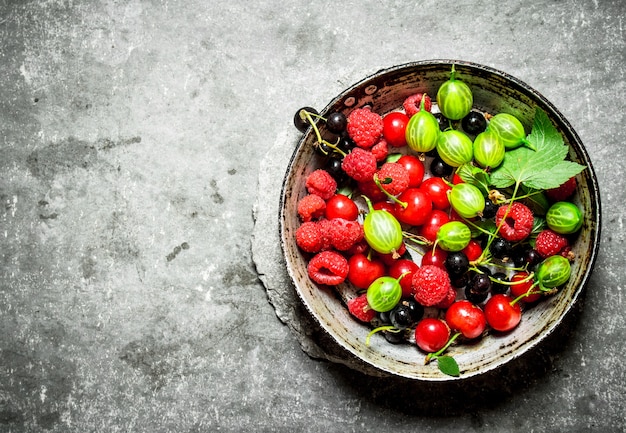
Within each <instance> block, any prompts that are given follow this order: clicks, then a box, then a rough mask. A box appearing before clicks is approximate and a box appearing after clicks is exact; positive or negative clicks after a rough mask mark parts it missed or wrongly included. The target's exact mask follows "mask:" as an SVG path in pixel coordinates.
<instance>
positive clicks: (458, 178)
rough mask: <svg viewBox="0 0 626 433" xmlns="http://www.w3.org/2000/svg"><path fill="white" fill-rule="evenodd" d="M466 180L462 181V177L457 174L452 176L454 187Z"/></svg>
mask: <svg viewBox="0 0 626 433" xmlns="http://www.w3.org/2000/svg"><path fill="white" fill-rule="evenodd" d="M463 182H464V180H463V179H461V176H459V175H458V174H457V173H454V174H453V175H452V184H453V185H458V184H459V183H463Z"/></svg>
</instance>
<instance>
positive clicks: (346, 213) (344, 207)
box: [325, 194, 359, 221]
mask: <svg viewBox="0 0 626 433" xmlns="http://www.w3.org/2000/svg"><path fill="white" fill-rule="evenodd" d="M325 214H326V219H329V220H331V219H334V218H343V219H345V220H348V221H354V220H356V219H357V217H358V216H359V208H358V207H357V205H356V203H354V201H353V200H352V199H351V198H350V197H348V196H346V195H343V194H335V195H333V196H332V197H331V198H329V199H328V201H326V210H325Z"/></svg>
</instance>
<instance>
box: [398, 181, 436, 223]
mask: <svg viewBox="0 0 626 433" xmlns="http://www.w3.org/2000/svg"><path fill="white" fill-rule="evenodd" d="M398 200H400V201H401V202H403V203H406V205H407V206H406V207H404V206H402V205H401V204H400V203H396V204H395V212H396V217H397V218H398V220H399V221H400V222H401V223H404V224H408V225H411V226H420V225H422V224H424V222H425V221H426V219H427V218H428V215H429V214H430V212H431V211H432V210H433V203H432V200H431V199H430V197H429V196H428V194H426V193H425V192H424V191H422V190H421V189H419V188H408V189H407V190H406V191H404V192H403V193H402V194H400V195H399V196H398Z"/></svg>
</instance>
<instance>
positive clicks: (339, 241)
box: [328, 218, 363, 251]
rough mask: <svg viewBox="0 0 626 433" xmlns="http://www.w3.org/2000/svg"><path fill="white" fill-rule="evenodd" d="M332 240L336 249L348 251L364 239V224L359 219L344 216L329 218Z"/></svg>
mask: <svg viewBox="0 0 626 433" xmlns="http://www.w3.org/2000/svg"><path fill="white" fill-rule="evenodd" d="M329 221H330V224H329V225H328V229H329V231H330V239H331V240H330V242H331V244H332V246H333V247H334V248H335V249H338V250H339V251H347V250H349V249H350V248H352V247H353V246H354V245H355V244H357V243H358V242H360V241H362V240H363V226H362V225H361V223H359V222H358V221H348V220H346V219H343V218H334V219H332V220H329Z"/></svg>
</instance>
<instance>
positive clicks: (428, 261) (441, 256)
mask: <svg viewBox="0 0 626 433" xmlns="http://www.w3.org/2000/svg"><path fill="white" fill-rule="evenodd" d="M447 257H448V253H447V252H446V251H444V250H442V249H441V248H439V247H436V248H435V249H434V250H433V249H432V248H431V249H430V250H428V251H426V252H425V253H424V255H423V256H422V266H425V265H433V266H437V267H438V268H441V269H445V267H446V265H445V263H446V258H447Z"/></svg>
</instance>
